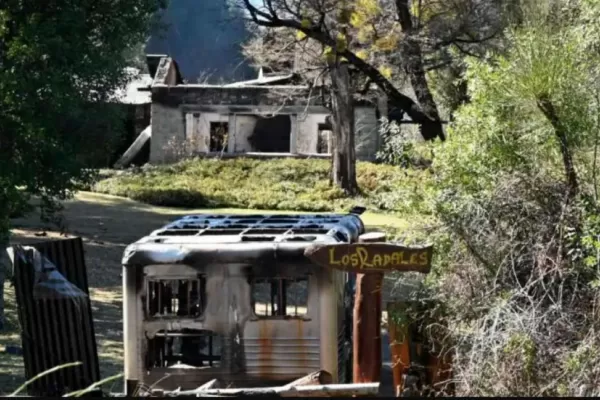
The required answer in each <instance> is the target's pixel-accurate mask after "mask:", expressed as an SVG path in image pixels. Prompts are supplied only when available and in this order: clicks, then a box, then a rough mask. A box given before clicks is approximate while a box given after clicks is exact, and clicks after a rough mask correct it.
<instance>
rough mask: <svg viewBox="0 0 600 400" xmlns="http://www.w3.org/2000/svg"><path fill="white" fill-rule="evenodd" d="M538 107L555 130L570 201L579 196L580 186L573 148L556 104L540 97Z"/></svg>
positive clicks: (545, 97)
mask: <svg viewBox="0 0 600 400" xmlns="http://www.w3.org/2000/svg"><path fill="white" fill-rule="evenodd" d="M537 105H538V108H539V109H540V110H541V111H542V113H543V114H544V116H545V117H546V118H547V119H548V121H549V122H550V124H551V125H552V127H553V128H554V134H555V135H556V138H557V139H558V143H559V146H560V152H561V154H562V157H563V165H564V168H565V176H566V178H567V185H568V190H569V192H568V195H569V199H573V198H575V196H577V193H578V190H579V184H578V179H577V172H576V171H575V163H574V162H573V155H572V154H571V148H570V147H569V142H568V140H567V132H566V129H565V127H564V126H563V124H562V122H561V121H560V119H559V117H558V113H557V112H556V109H555V108H554V104H553V103H552V101H551V100H550V99H549V98H548V97H547V96H539V97H538V99H537Z"/></svg>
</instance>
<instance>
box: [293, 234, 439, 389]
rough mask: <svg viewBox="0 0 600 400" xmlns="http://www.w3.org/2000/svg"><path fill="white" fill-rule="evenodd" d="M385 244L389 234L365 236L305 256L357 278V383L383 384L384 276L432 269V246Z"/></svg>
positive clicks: (309, 251) (312, 249)
mask: <svg viewBox="0 0 600 400" xmlns="http://www.w3.org/2000/svg"><path fill="white" fill-rule="evenodd" d="M384 241H385V234H383V233H378V232H376V233H369V234H365V235H362V236H361V238H360V239H359V243H352V244H348V243H340V244H332V245H315V246H313V247H310V248H308V249H306V251H305V253H304V254H305V256H306V257H308V258H309V259H310V260H311V261H313V262H314V263H315V264H318V265H321V266H323V267H325V268H334V269H338V270H342V271H347V272H355V273H356V274H357V276H356V291H355V302H354V328H353V329H354V331H353V353H354V360H353V380H354V382H355V383H366V382H379V380H380V375H381V365H382V362H381V350H380V349H381V306H382V299H381V287H382V284H383V276H384V273H385V272H390V271H404V272H406V271H416V272H421V273H428V272H429V271H430V269H431V256H432V254H433V247H432V246H425V247H407V246H401V245H397V244H391V243H384ZM390 340H392V338H390ZM374 350H375V351H374Z"/></svg>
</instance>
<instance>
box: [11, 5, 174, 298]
mask: <svg viewBox="0 0 600 400" xmlns="http://www.w3.org/2000/svg"><path fill="white" fill-rule="evenodd" d="M164 6H165V4H164V0H78V1H70V0H49V1H38V0H5V1H2V2H0V249H2V250H3V249H4V248H5V247H6V246H5V245H6V244H7V241H8V235H9V228H10V215H11V214H12V213H13V212H14V211H15V210H16V209H18V208H19V207H20V206H21V205H22V204H24V203H26V202H27V201H28V199H29V198H30V197H31V196H39V197H40V198H41V200H42V207H43V210H44V211H51V210H52V209H53V208H54V206H55V205H56V200H62V199H66V198H68V196H69V195H70V193H72V191H73V190H76V189H77V188H78V187H80V185H81V184H82V183H85V182H87V181H89V180H90V179H91V177H92V176H91V173H90V172H89V171H88V170H87V169H86V165H85V164H83V163H82V162H81V161H79V160H78V158H77V157H76V155H77V152H78V148H79V147H80V145H81V144H83V143H84V142H85V140H86V137H85V133H86V132H85V130H84V129H83V128H84V127H83V124H82V123H80V122H76V121H82V119H81V116H82V115H83V113H85V110H86V107H89V105H90V104H93V103H104V102H106V101H107V100H109V98H110V96H111V94H112V93H113V92H114V90H115V89H116V88H117V87H119V86H121V85H123V84H125V81H126V79H127V74H126V72H125V70H124V68H125V67H126V66H127V64H128V61H129V60H128V56H127V54H128V53H131V51H132V50H133V49H134V48H135V47H136V46H138V45H139V43H141V42H143V41H144V40H145V39H146V37H147V35H148V32H149V28H150V26H151V24H152V23H153V21H154V16H155V15H156V12H157V11H158V10H159V8H160V7H164ZM0 272H3V271H0ZM1 286H2V285H1V284H0V287H1Z"/></svg>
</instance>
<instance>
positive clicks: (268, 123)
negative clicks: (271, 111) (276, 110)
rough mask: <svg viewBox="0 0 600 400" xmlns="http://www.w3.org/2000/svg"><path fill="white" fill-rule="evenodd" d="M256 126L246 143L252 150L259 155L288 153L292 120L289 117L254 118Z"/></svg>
mask: <svg viewBox="0 0 600 400" xmlns="http://www.w3.org/2000/svg"><path fill="white" fill-rule="evenodd" d="M256 118H257V120H256V125H254V130H253V131H252V134H251V135H250V136H249V137H248V142H249V143H250V145H251V146H252V150H253V151H256V152H261V153H289V152H290V149H291V147H290V146H291V137H292V120H291V117H290V116H289V115H275V116H271V117H258V116H257V117H256Z"/></svg>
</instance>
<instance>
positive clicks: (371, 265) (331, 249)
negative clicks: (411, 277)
mask: <svg viewBox="0 0 600 400" xmlns="http://www.w3.org/2000/svg"><path fill="white" fill-rule="evenodd" d="M432 254H433V246H424V247H408V246H402V245H397V244H390V243H352V244H348V243H339V244H338V243H336V244H328V245H314V246H311V247H309V248H307V249H306V250H305V252H304V255H305V256H306V257H308V258H309V259H310V260H311V261H312V262H314V263H316V264H318V265H321V266H323V267H326V268H335V269H339V270H342V271H346V272H355V273H382V272H387V271H415V272H422V273H428V272H429V271H430V269H431V256H432Z"/></svg>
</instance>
